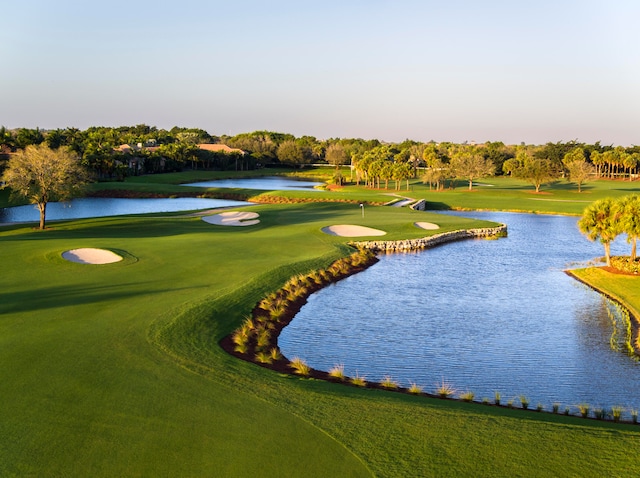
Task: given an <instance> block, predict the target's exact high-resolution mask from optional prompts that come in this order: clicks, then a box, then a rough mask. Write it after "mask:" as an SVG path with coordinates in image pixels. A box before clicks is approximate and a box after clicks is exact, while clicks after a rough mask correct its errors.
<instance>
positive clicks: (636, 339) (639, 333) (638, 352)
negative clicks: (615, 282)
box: [564, 270, 640, 357]
mask: <svg viewBox="0 0 640 478" xmlns="http://www.w3.org/2000/svg"><path fill="white" fill-rule="evenodd" d="M564 273H565V274H567V275H568V276H569V277H571V278H573V279H575V280H577V281H578V282H580V283H581V284H584V285H586V286H587V287H589V288H590V289H592V290H594V291H596V292H597V293H598V294H600V295H603V296H604V297H606V298H607V299H609V300H611V301H613V302H615V303H616V304H618V305H619V306H620V307H623V308H624V309H625V310H626V311H627V312H628V314H629V318H630V319H631V324H632V327H631V328H632V333H633V336H632V337H631V344H632V346H633V351H634V354H635V356H636V357H640V319H639V318H638V317H637V316H636V314H634V312H633V309H632V308H631V307H629V306H628V305H627V304H626V303H625V301H624V300H622V299H620V298H619V297H616V296H615V295H613V294H611V293H610V292H607V291H606V290H603V289H600V288H599V287H596V286H595V285H593V284H591V283H590V282H589V281H587V280H585V279H583V278H582V277H578V276H577V275H576V274H574V273H573V271H571V270H565V271H564Z"/></svg>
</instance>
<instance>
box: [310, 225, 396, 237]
mask: <svg viewBox="0 0 640 478" xmlns="http://www.w3.org/2000/svg"><path fill="white" fill-rule="evenodd" d="M322 232H324V233H325V234H330V235H332V236H342V237H360V236H384V235H385V234H386V232H384V231H381V230H380V229H373V228H371V227H364V226H353V225H349V224H338V225H335V226H327V227H323V228H322Z"/></svg>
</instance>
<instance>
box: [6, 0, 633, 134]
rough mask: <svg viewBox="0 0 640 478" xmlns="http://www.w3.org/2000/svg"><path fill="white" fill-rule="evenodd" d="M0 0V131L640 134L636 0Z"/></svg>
mask: <svg viewBox="0 0 640 478" xmlns="http://www.w3.org/2000/svg"><path fill="white" fill-rule="evenodd" d="M6 3H8V5H3V7H2V18H3V21H2V26H0V51H1V52H2V59H3V62H2V65H1V66H0V125H5V126H7V127H9V128H14V127H23V126H24V127H36V126H39V127H41V128H57V127H67V126H75V127H78V128H81V129H84V128H86V127H88V126H97V125H104V126H120V125H135V124H139V123H146V124H150V125H155V126H158V127H161V128H167V129H168V128H171V127H172V126H175V125H177V126H188V127H200V128H204V129H206V130H207V131H209V133H211V134H218V135H220V134H237V133H241V132H248V131H254V130H257V129H265V130H274V131H281V132H288V133H293V134H295V135H296V136H301V135H305V134H308V135H313V136H316V137H318V138H320V139H322V138H329V137H361V138H367V139H369V138H378V139H381V140H386V141H402V140H403V139H405V138H411V139H415V140H420V141H428V140H431V139H434V140H436V141H454V142H462V141H465V140H468V141H472V140H474V141H478V142H480V141H487V140H492V141H497V140H500V141H504V142H506V143H520V142H521V141H524V142H526V143H533V144H540V143H545V142H547V141H553V142H556V141H569V140H572V139H578V140H580V141H585V142H590V143H592V142H595V141H598V140H601V141H602V142H603V144H622V145H631V144H640V36H638V34H637V27H636V24H637V22H638V21H639V20H640V2H639V1H637V0H583V1H573V0H556V1H548V0H539V1H535V2H532V1H527V2H524V1H516V0H512V1H502V0H492V1H470V0H453V1H437V2H436V1H414V0H411V1H409V0H405V1H403V0H399V1H386V0H372V1H364V0H351V1H350V0H342V1H338V0H325V1H322V2H303V1H272V2H257V1H248V0H246V1H242V0H241V1H233V2H231V1H229V2H219V1H195V0H183V1H181V2H178V1H171V2H167V1H162V0H157V1H136V0H130V1H122V0H115V1H109V2H91V1H86V0H83V1H73V0H58V1H55V2H54V1H49V0H41V1H40V0H21V1H20V2H17V1H15V2H6Z"/></svg>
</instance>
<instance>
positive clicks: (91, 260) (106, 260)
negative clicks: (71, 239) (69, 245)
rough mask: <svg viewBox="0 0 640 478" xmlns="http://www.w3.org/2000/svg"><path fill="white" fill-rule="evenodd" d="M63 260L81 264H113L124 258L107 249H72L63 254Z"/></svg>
mask: <svg viewBox="0 0 640 478" xmlns="http://www.w3.org/2000/svg"><path fill="white" fill-rule="evenodd" d="M62 257H63V259H66V260H68V261H71V262H77V263H79V264H111V263H112V262H119V261H121V260H122V257H121V256H119V255H118V254H116V253H115V252H111V251H108V250H106V249H91V248H84V249H72V250H70V251H65V252H63V253H62Z"/></svg>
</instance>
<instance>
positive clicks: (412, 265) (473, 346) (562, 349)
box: [279, 213, 640, 409]
mask: <svg viewBox="0 0 640 478" xmlns="http://www.w3.org/2000/svg"><path fill="white" fill-rule="evenodd" d="M466 214H467V215H471V214H472V213H466ZM472 215H473V217H478V218H481V219H488V220H494V221H498V222H504V223H507V224H508V226H509V236H508V237H507V238H505V239H500V240H498V241H483V240H474V241H463V242H456V243H451V244H447V245H445V246H442V247H438V248H435V249H430V250H427V251H424V252H421V253H418V254H410V255H402V254H398V255H387V256H382V257H381V258H380V259H381V260H380V262H379V263H378V264H376V265H375V266H373V267H372V268H370V269H368V270H367V271H365V272H363V273H361V274H358V275H355V276H352V277H350V278H348V279H346V280H344V281H341V282H340V283H338V284H335V285H332V286H330V287H328V288H326V289H324V290H322V291H320V292H319V293H317V294H314V296H312V297H311V299H310V300H309V302H308V304H307V305H306V306H304V307H303V309H302V310H301V311H300V313H299V314H298V316H297V317H296V319H295V320H294V321H293V322H292V324H291V325H289V326H288V327H287V328H286V329H285V330H284V331H283V333H282V335H281V337H280V339H279V343H280V346H281V348H282V350H283V352H284V354H285V355H287V356H289V357H293V356H299V357H302V358H304V359H305V360H307V361H308V363H309V364H310V365H311V366H313V367H315V368H319V369H325V370H327V369H329V368H331V367H332V366H334V365H336V364H338V363H342V364H344V366H345V372H346V373H347V374H348V375H355V374H356V372H358V373H360V374H363V375H366V376H367V378H368V379H369V380H375V381H379V380H381V379H382V377H384V375H387V374H389V375H391V376H392V377H393V378H394V379H396V380H399V381H400V382H401V383H403V384H404V385H407V384H409V383H410V382H411V381H413V382H416V383H418V384H419V385H422V386H424V388H425V389H426V390H431V391H433V390H435V388H436V386H437V384H439V383H441V382H442V380H443V379H444V380H445V381H447V382H449V383H451V384H452V385H453V386H454V387H455V388H456V389H457V390H458V391H460V392H463V391H466V390H470V391H473V392H474V393H475V395H476V397H477V398H481V397H490V398H492V397H493V396H494V393H495V391H500V392H501V394H502V397H503V401H504V402H506V401H507V400H509V399H513V398H516V397H519V396H520V395H525V396H527V397H528V398H529V400H530V402H531V404H532V406H535V405H536V404H537V403H542V404H544V405H545V407H546V408H547V409H550V408H551V404H552V403H554V402H559V403H562V404H563V405H576V404H578V403H589V404H590V405H591V406H592V407H596V406H609V407H610V406H612V405H623V406H627V407H635V408H640V393H639V392H640V373H639V372H640V370H638V368H637V367H638V364H637V363H636V362H635V361H634V360H632V359H630V358H629V357H628V356H627V355H626V353H625V352H620V351H617V352H616V351H614V350H612V349H611V347H610V343H609V341H610V336H611V334H612V326H611V320H610V319H609V317H608V315H607V311H606V305H605V304H603V301H602V298H601V296H600V295H599V294H597V293H595V292H593V291H592V290H590V289H588V288H587V287H585V286H584V285H582V284H580V283H578V282H577V281H575V280H573V279H571V278H570V277H568V276H567V275H566V274H565V273H564V272H563V269H564V268H566V267H567V266H568V265H570V264H572V263H581V262H586V261H589V260H591V259H593V258H594V257H598V256H601V255H602V254H603V252H602V246H601V245H600V244H593V243H589V242H588V241H587V240H586V239H585V238H584V237H583V236H582V235H581V234H580V233H579V231H578V229H577V227H576V218H575V217H561V216H540V215H522V214H507V213H473V214H472ZM613 250H614V253H623V252H624V253H628V245H627V244H625V243H624V240H623V241H619V243H617V244H614V246H613ZM615 251H617V252H615ZM516 401H517V400H516Z"/></svg>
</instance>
